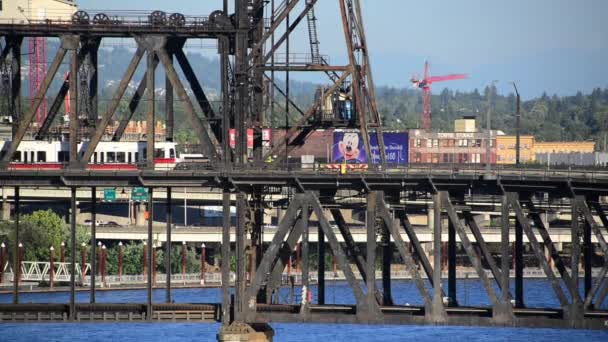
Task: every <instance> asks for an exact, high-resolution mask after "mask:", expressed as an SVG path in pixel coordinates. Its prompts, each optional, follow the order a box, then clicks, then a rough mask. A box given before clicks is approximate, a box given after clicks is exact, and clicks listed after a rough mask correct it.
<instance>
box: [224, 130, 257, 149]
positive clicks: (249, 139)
mask: <svg viewBox="0 0 608 342" xmlns="http://www.w3.org/2000/svg"><path fill="white" fill-rule="evenodd" d="M228 140H229V143H230V147H231V148H235V147H236V129H234V128H231V129H230V132H229V139H228ZM247 148H249V149H252V148H253V128H247Z"/></svg>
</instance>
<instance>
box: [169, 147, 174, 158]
mask: <svg viewBox="0 0 608 342" xmlns="http://www.w3.org/2000/svg"><path fill="white" fill-rule="evenodd" d="M169 158H175V149H173V148H171V149H169Z"/></svg>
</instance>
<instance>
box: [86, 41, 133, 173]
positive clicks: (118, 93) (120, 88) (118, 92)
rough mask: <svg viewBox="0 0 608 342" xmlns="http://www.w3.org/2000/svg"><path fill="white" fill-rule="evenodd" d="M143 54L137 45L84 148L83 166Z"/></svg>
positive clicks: (91, 153) (89, 157)
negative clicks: (93, 132) (106, 107)
mask: <svg viewBox="0 0 608 342" xmlns="http://www.w3.org/2000/svg"><path fill="white" fill-rule="evenodd" d="M144 52H145V50H144V48H143V47H142V46H141V45H138V47H137V50H136V51H135V54H134V55H133V58H132V59H131V62H130V63H129V67H128V68H127V71H126V73H125V75H124V76H123V78H122V80H121V81H120V84H119V85H118V88H117V89H116V92H115V93H114V96H113V97H112V101H111V102H110V106H109V107H108V110H107V111H106V112H105V113H104V114H103V116H102V117H101V122H100V123H99V125H98V126H97V129H96V130H95V134H93V136H92V137H91V141H90V142H89V144H88V146H87V147H86V151H85V153H84V155H83V156H82V164H83V165H86V164H87V163H88V162H89V159H91V156H92V155H93V152H95V148H96V147H97V144H99V142H100V141H101V138H102V137H103V135H104V133H105V131H106V127H108V124H109V123H110V120H111V119H112V116H113V115H114V113H115V112H116V109H117V108H118V105H119V104H120V100H121V99H122V97H123V95H124V94H125V91H126V90H127V87H128V86H129V82H131V79H132V78H133V75H134V74H135V71H136V70H137V66H138V65H139V62H140V61H141V59H142V57H143V55H144ZM83 148H84V147H83Z"/></svg>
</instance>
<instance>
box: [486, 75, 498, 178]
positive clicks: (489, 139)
mask: <svg viewBox="0 0 608 342" xmlns="http://www.w3.org/2000/svg"><path fill="white" fill-rule="evenodd" d="M496 82H498V81H496V80H494V81H492V83H491V84H490V88H489V91H488V99H487V100H488V110H487V121H486V123H487V128H486V130H487V134H488V137H487V141H486V171H487V172H488V173H490V171H491V169H492V168H491V166H490V163H491V161H492V157H491V154H492V149H491V147H490V146H491V144H492V129H491V127H492V125H491V118H492V95H493V94H492V92H493V91H494V85H495V84H496Z"/></svg>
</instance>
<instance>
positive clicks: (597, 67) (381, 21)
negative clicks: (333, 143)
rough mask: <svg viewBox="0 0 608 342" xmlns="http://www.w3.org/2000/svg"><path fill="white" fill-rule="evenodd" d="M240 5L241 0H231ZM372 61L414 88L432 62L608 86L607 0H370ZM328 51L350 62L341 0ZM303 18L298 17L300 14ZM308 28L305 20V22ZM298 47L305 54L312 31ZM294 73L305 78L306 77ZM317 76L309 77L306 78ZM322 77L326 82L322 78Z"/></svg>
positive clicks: (324, 22)
mask: <svg viewBox="0 0 608 342" xmlns="http://www.w3.org/2000/svg"><path fill="white" fill-rule="evenodd" d="M77 2H78V3H79V5H80V7H81V8H83V9H99V8H104V9H106V8H107V9H116V10H154V9H162V10H165V11H176V12H181V13H185V14H188V15H197V14H198V15H206V14H209V13H210V12H211V11H212V10H214V9H219V8H221V5H222V1H221V0H206V1H203V2H200V1H194V0H173V1H171V2H168V1H166V0H145V1H144V0H131V1H127V2H125V1H122V0H104V1H99V0H80V1H77ZM230 2H231V3H232V2H233V1H232V0H231V1H230ZM361 3H362V6H363V9H364V21H365V27H366V32H367V39H368V45H369V48H370V52H371V58H372V66H373V70H374V75H375V79H376V83H377V84H378V85H386V86H395V87H409V78H410V77H411V75H412V74H413V73H418V74H420V73H422V70H423V65H424V61H425V60H427V59H428V60H429V62H430V63H431V73H432V74H435V75H440V74H447V73H467V74H469V75H470V78H469V79H467V80H464V81H455V82H449V83H445V84H437V86H436V88H435V89H434V90H435V92H439V91H440V90H441V89H443V88H444V87H447V88H449V89H453V90H473V89H475V88H478V89H480V90H482V89H483V88H484V87H485V86H486V85H488V84H489V83H490V82H492V80H499V83H498V85H497V86H498V88H499V91H500V92H501V93H507V92H510V91H512V87H511V85H510V82H511V81H516V82H517V84H518V87H519V88H520V91H521V93H522V95H523V96H524V97H525V98H531V97H535V96H539V95H540V94H542V93H543V92H546V93H547V94H549V95H552V94H554V93H557V94H558V95H570V94H572V95H573V94H575V93H576V92H577V91H579V90H580V91H582V92H590V91H591V90H592V89H593V88H596V87H608V68H607V67H606V65H605V64H606V61H607V60H608V39H607V38H606V37H608V20H605V15H606V13H608V1H604V0H580V1H574V0H534V1H529V0H510V1H500V0H491V1H483V0H459V1H445V0H427V1H417V2H414V1H408V0H405V1H404V0H362V2H361ZM316 15H317V17H318V19H319V23H318V25H319V37H320V41H321V51H322V53H323V54H326V55H329V56H330V58H331V61H332V63H334V64H339V63H344V62H345V60H346V58H345V57H346V56H345V47H344V35H343V32H342V29H341V25H340V23H339V9H338V1H336V0H334V1H331V0H319V3H318V4H317V8H316ZM294 16H295V14H294ZM301 25H302V26H305V25H306V24H305V22H303V23H302V24H301ZM299 34H300V38H299V40H301V41H302V43H301V44H298V43H294V48H293V52H301V53H306V52H307V51H308V50H307V49H306V46H305V45H304V44H303V42H304V41H305V40H304V39H303V38H306V36H305V31H303V30H300V32H299ZM295 78H298V77H297V76H296V77H295ZM302 78H303V79H305V80H309V81H315V79H312V78H311V77H310V76H304V77H302ZM318 81H319V82H321V81H325V80H324V79H323V78H319V80H318Z"/></svg>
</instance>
